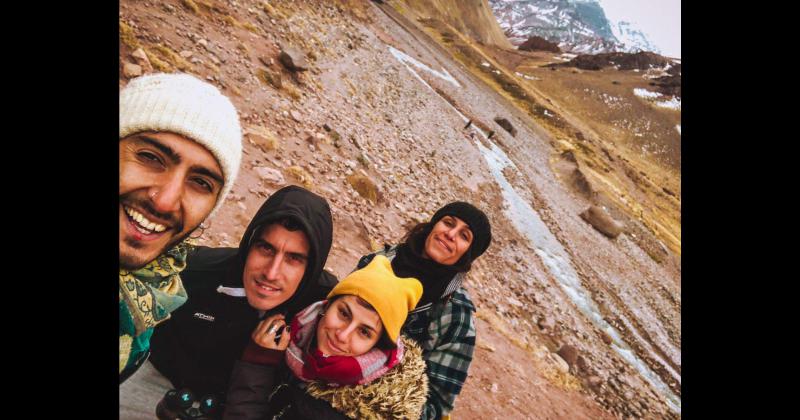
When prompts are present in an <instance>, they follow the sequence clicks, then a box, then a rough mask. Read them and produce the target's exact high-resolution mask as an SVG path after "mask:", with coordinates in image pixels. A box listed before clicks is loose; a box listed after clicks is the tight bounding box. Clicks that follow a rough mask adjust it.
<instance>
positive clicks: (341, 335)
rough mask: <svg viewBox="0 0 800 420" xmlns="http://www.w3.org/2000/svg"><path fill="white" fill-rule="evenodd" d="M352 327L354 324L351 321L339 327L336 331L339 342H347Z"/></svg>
mask: <svg viewBox="0 0 800 420" xmlns="http://www.w3.org/2000/svg"><path fill="white" fill-rule="evenodd" d="M354 329H355V324H354V323H352V322H351V323H349V324H347V325H346V326H344V327H342V328H339V330H337V331H336V339H337V340H339V342H340V343H347V340H348V338H349V337H350V334H351V333H352V332H353V330H354Z"/></svg>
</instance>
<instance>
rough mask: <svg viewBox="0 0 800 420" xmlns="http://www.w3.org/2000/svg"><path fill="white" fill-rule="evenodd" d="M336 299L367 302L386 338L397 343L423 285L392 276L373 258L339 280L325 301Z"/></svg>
mask: <svg viewBox="0 0 800 420" xmlns="http://www.w3.org/2000/svg"><path fill="white" fill-rule="evenodd" d="M339 295H354V296H358V297H360V298H361V299H364V300H365V301H367V302H369V304H370V305H372V307H373V308H375V311H377V312H378V315H380V317H381V322H383V327H384V328H385V329H386V334H387V335H388V336H389V338H390V339H391V340H392V341H397V336H398V335H399V334H400V329H401V328H402V327H403V324H404V323H405V322H406V318H407V317H408V312H409V311H411V310H412V309H414V308H415V307H416V306H417V302H419V299H420V298H421V297H422V283H420V282H419V280H417V279H415V278H413V277H407V278H401V277H397V276H395V275H394V271H392V264H391V263H390V262H389V260H388V259H387V258H386V257H384V256H383V255H376V256H375V258H373V259H372V261H371V262H370V263H369V264H368V265H367V266H366V267H364V268H362V269H360V270H357V271H354V272H352V273H350V275H348V276H347V277H345V278H344V279H342V281H340V282H339V284H337V285H336V287H334V288H333V290H331V292H330V293H328V299H330V298H332V297H334V296H339Z"/></svg>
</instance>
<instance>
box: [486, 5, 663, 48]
mask: <svg viewBox="0 0 800 420" xmlns="http://www.w3.org/2000/svg"><path fill="white" fill-rule="evenodd" d="M489 5H490V7H491V8H492V12H493V13H494V15H495V17H496V18H497V21H498V23H499V24H500V28H502V29H503V31H504V32H505V33H506V35H507V36H508V38H509V41H511V43H512V44H514V45H517V46H518V45H520V44H522V43H523V42H525V41H526V40H527V39H528V38H529V37H530V36H540V37H542V38H544V39H546V40H548V41H550V42H554V43H557V44H558V46H559V47H560V48H561V49H562V50H565V51H570V52H575V53H583V54H599V53H607V52H615V51H621V52H637V51H652V52H655V53H660V50H659V49H658V48H657V47H656V46H655V45H654V44H653V43H652V42H650V40H649V39H648V37H647V35H646V34H645V33H644V32H643V31H642V30H640V29H639V28H637V26H636V25H635V24H633V23H630V22H624V21H621V22H611V21H610V20H609V19H608V18H607V17H606V15H605V12H604V11H603V7H602V5H601V4H600V3H599V2H598V1H597V0H489Z"/></svg>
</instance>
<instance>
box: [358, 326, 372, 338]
mask: <svg viewBox="0 0 800 420" xmlns="http://www.w3.org/2000/svg"><path fill="white" fill-rule="evenodd" d="M361 335H363V336H364V338H370V337H372V334H370V331H369V330H368V329H367V328H362V329H361Z"/></svg>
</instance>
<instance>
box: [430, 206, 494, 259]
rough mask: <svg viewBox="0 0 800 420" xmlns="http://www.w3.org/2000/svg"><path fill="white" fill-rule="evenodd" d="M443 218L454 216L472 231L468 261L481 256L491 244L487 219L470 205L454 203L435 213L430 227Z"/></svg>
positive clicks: (489, 226) (490, 230)
mask: <svg viewBox="0 0 800 420" xmlns="http://www.w3.org/2000/svg"><path fill="white" fill-rule="evenodd" d="M445 216H455V217H458V218H459V219H461V220H463V221H464V223H466V224H468V225H469V230H471V231H472V244H470V247H469V250H468V251H470V252H469V253H468V254H469V259H470V260H474V259H476V258H478V257H480V256H481V254H483V253H484V252H486V249H487V248H489V244H490V243H491V242H492V226H491V225H490V224H489V218H488V217H486V214H485V213H484V212H482V211H480V210H479V209H478V208H477V207H475V206H473V205H472V204H469V203H465V202H463V201H454V202H452V203H450V204H447V205H445V206H444V207H442V208H440V209H439V210H437V211H436V213H435V214H434V215H433V217H432V218H431V222H430V224H431V226H433V225H435V224H436V223H437V222H438V221H439V220H441V218H443V217H445Z"/></svg>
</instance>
